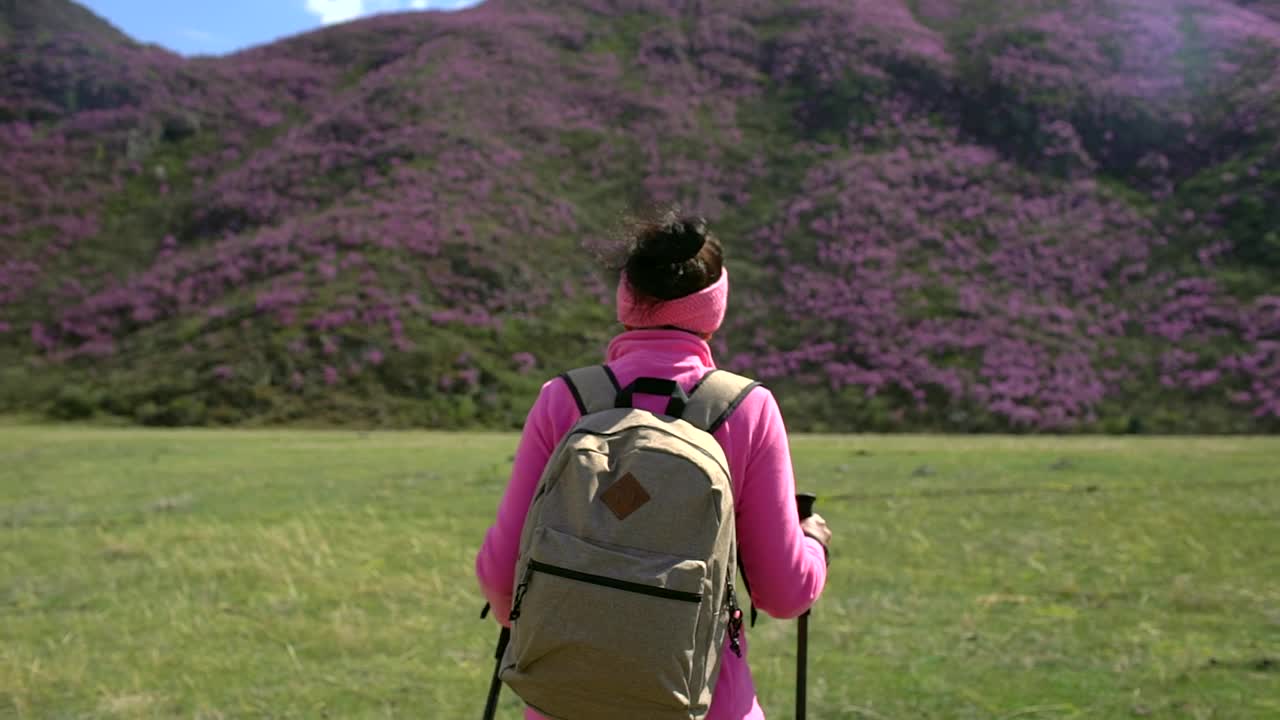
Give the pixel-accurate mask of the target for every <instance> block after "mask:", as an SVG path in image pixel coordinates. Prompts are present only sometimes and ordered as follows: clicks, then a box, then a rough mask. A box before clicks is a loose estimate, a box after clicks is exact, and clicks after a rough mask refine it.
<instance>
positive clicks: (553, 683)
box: [500, 366, 757, 720]
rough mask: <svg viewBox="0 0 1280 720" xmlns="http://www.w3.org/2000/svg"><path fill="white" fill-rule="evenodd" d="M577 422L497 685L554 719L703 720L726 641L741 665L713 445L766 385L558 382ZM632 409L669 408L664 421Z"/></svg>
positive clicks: (719, 468)
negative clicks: (663, 403) (654, 404)
mask: <svg viewBox="0 0 1280 720" xmlns="http://www.w3.org/2000/svg"><path fill="white" fill-rule="evenodd" d="M563 377H564V379H565V381H566V382H567V383H568V385H569V388H570V389H571V390H572V391H573V394H574V398H575V400H577V403H578V407H579V409H580V410H581V412H582V417H581V419H579V421H578V422H577V424H575V425H574V426H573V428H572V429H570V430H569V432H568V433H566V435H565V437H564V439H563V440H562V441H561V442H560V445H559V446H558V447H557V448H556V450H555V452H554V453H552V455H551V459H550V461H549V462H548V463H547V467H546V470H545V471H544V472H543V474H542V478H541V479H540V480H539V482H538V489H537V492H536V493H535V495H534V499H533V502H532V504H531V505H530V507H529V514H528V516H527V518H526V520H525V525H524V532H523V534H522V535H521V538H520V555H519V560H518V561H517V563H516V576H515V578H516V590H515V596H514V598H513V600H512V607H511V622H512V630H511V640H510V643H509V644H508V645H507V647H506V650H505V654H504V655H503V657H502V660H501V662H500V667H501V678H502V680H503V682H505V683H506V684H507V685H509V686H510V687H511V688H512V689H513V690H515V692H516V693H517V694H518V695H520V697H521V698H523V699H524V701H525V702H526V703H528V704H529V705H530V706H531V707H533V708H534V709H536V710H538V711H539V712H541V713H543V714H544V715H547V716H548V717H552V718H559V719H561V720H580V719H583V720H585V719H591V720H595V719H598V718H655V719H657V718H672V719H675V718H681V719H686V720H687V719H697V718H702V717H704V716H705V715H706V714H707V711H708V709H709V708H710V705H711V692H712V690H713V689H714V688H715V683H716V677H717V676H718V674H719V671H720V654H721V649H722V648H723V646H724V642H725V635H726V633H727V634H728V635H729V642H730V646H731V648H732V649H733V650H734V651H735V652H740V650H739V647H738V635H739V632H740V629H741V625H742V612H741V610H739V609H738V604H737V599H736V597H735V595H734V590H733V580H734V575H735V573H736V543H735V537H734V511H733V487H732V485H731V484H730V479H729V464H728V461H727V460H726V458H725V455H724V450H723V449H721V447H720V444H719V443H718V442H717V441H716V439H715V438H714V437H712V435H711V433H713V432H715V430H716V429H717V428H719V427H720V426H721V425H723V424H724V422H725V420H727V419H728V417H729V415H730V413H732V412H733V410H734V409H735V408H736V407H737V406H738V404H739V403H741V402H742V400H743V399H745V398H746V396H747V394H748V393H750V392H751V390H752V389H753V388H755V387H756V385H757V383H753V382H752V381H750V380H748V379H746V378H743V377H739V376H737V375H734V374H732V373H728V372H724V371H717V370H713V371H711V372H710V373H708V374H707V375H706V376H704V377H703V378H702V380H701V381H699V383H698V386H697V387H695V388H694V390H693V392H692V393H690V394H689V395H687V396H686V395H685V393H684V391H683V390H682V389H681V388H680V386H679V385H677V384H676V383H675V382H673V381H671V380H659V379H654V378H640V379H639V380H636V381H635V382H634V383H632V384H631V385H630V386H629V387H627V388H625V389H621V388H619V387H618V383H617V380H616V378H615V377H614V376H613V373H612V372H611V371H610V370H609V369H608V367H607V366H598V367H591V368H583V369H579V370H574V371H572V372H569V373H566V374H565V375H564V376H563ZM636 394H650V395H661V396H666V397H670V398H671V400H670V402H669V404H668V405H667V409H666V413H665V414H655V413H651V412H648V411H645V410H638V409H633V408H632V407H631V400H632V398H633V396H634V395H636Z"/></svg>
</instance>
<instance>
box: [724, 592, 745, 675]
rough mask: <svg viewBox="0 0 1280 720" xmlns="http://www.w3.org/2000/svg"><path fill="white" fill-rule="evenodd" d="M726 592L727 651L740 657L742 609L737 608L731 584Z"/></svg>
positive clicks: (736, 599)
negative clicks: (727, 605)
mask: <svg viewBox="0 0 1280 720" xmlns="http://www.w3.org/2000/svg"><path fill="white" fill-rule="evenodd" d="M728 590H729V591H728V593H727V595H728V602H729V649H730V650H732V651H733V654H734V655H737V656H738V657H742V644H741V643H740V642H739V638H740V637H741V636H742V609H741V608H739V607H738V596H737V594H736V593H734V591H733V583H729V586H728Z"/></svg>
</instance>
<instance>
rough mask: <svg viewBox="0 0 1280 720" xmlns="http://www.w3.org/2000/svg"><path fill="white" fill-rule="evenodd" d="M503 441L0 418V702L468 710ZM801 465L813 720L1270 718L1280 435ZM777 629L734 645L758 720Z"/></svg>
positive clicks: (848, 458)
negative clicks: (822, 574) (817, 521)
mask: <svg viewBox="0 0 1280 720" xmlns="http://www.w3.org/2000/svg"><path fill="white" fill-rule="evenodd" d="M514 444H515V437H514V436H512V435H483V434H474V435H473V434H431V433H374V434H364V433H356V432H295V431H278V432H277V431H254V432H240V431H230V432H210V431H165V432H151V431H139V430H127V429H84V428H71V427H38V426H30V425H24V424H21V423H20V422H6V423H0V717H18V718H41V719H44V718H117V717H119V718H169V717H175V718H176V717H183V718H233V717H234V718H239V717H273V718H323V717H330V718H364V717H370V718H372V717H405V718H428V717H430V718H462V717H474V716H477V715H478V714H479V710H480V708H481V706H482V704H483V700H484V693H485V690H486V687H487V681H488V675H489V673H490V671H491V668H492V659H491V655H492V642H493V640H494V639H495V636H496V631H495V627H496V626H494V625H493V624H492V623H491V622H489V623H487V622H482V621H480V620H479V619H478V618H477V612H478V610H479V607H480V605H481V602H482V601H481V600H480V596H479V593H478V591H477V589H476V587H475V581H474V579H473V575H472V562H473V559H474V553H475V548H476V546H477V545H478V543H479V542H480V539H481V537H482V535H483V532H484V529H485V528H486V527H487V524H488V522H489V521H490V518H491V515H492V512H493V509H494V507H495V505H496V503H497V499H498V496H499V493H500V492H501V489H502V486H503V484H504V481H505V476H506V473H507V472H508V468H509V461H508V458H509V457H510V453H511V452H512V450H513V448H514ZM794 454H795V458H796V465H797V470H798V473H799V476H800V477H801V478H802V480H801V483H800V484H801V485H802V486H803V487H805V488H811V489H813V490H815V491H817V492H818V493H819V494H820V495H821V496H822V499H820V500H819V503H818V510H819V511H820V512H822V513H823V514H824V515H825V516H826V517H827V518H828V519H829V521H830V523H831V525H832V526H833V528H834V529H835V532H836V541H835V546H834V550H833V555H832V575H831V581H830V584H829V586H828V588H827V593H826V595H825V596H824V598H823V599H822V601H821V603H820V604H819V605H818V607H817V608H816V610H815V612H814V615H813V620H812V637H811V653H812V656H811V659H810V673H811V686H810V700H809V702H810V708H811V712H810V715H811V716H812V717H815V718H823V719H825V718H860V717H866V718H1067V717H1076V718H1129V717H1154V718H1184V717H1185V718H1267V717H1277V716H1280V551H1278V550H1277V547H1276V546H1277V541H1280V520H1278V519H1280V464H1278V463H1277V459H1280V439H1245V438H1230V439H1191V438H1179V439H1149V438H1143V439H1100V438H1070V439H1050V438H1000V437H981V438H978V437H974V438H969V437H965V438H959V437H862V436H842V437H798V438H795V440H794ZM794 633H795V624H794V623H791V622H780V621H776V620H772V619H767V618H766V619H762V620H761V624H760V625H759V626H757V627H756V628H755V629H754V630H752V631H751V633H750V637H751V653H750V656H751V660H752V667H753V669H754V672H755V675H756V678H757V682H758V684H759V686H760V690H761V694H762V704H763V705H764V707H765V709H766V711H767V712H768V713H769V715H770V717H771V718H787V717H790V715H791V693H792V674H791V673H792V668H793V662H794V639H795V636H794ZM503 708H504V710H503V713H504V714H503V715H502V716H503V717H516V716H517V712H516V710H517V704H516V701H515V699H514V697H513V695H512V694H511V693H510V692H509V691H508V692H506V693H504V705H503Z"/></svg>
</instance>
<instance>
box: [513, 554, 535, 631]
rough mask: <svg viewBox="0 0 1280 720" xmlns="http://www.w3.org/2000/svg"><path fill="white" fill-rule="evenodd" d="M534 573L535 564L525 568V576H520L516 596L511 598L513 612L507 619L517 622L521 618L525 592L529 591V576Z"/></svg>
mask: <svg viewBox="0 0 1280 720" xmlns="http://www.w3.org/2000/svg"><path fill="white" fill-rule="evenodd" d="M532 574H533V564H532V563H530V564H529V567H527V568H525V570H524V576H523V577H521V578H520V584H519V585H517V586H516V592H515V597H514V598H512V600H511V614H510V615H508V616H507V620H508V621H510V622H515V621H516V620H519V619H520V604H521V603H523V602H524V594H525V593H527V592H529V576H530V575H532Z"/></svg>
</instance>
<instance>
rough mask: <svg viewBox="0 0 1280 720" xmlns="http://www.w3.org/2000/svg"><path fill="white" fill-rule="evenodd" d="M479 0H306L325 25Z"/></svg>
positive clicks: (460, 5)
mask: <svg viewBox="0 0 1280 720" xmlns="http://www.w3.org/2000/svg"><path fill="white" fill-rule="evenodd" d="M478 3H479V0H306V7H307V12H309V13H311V14H312V15H315V16H317V17H319V18H320V22H322V23H324V24H325V25H332V24H333V23H340V22H346V21H348V20H354V19H356V18H358V17H360V16H362V15H372V14H374V13H380V12H390V11H394V10H460V9H462V8H465V7H470V6H472V5H476V4H478Z"/></svg>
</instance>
